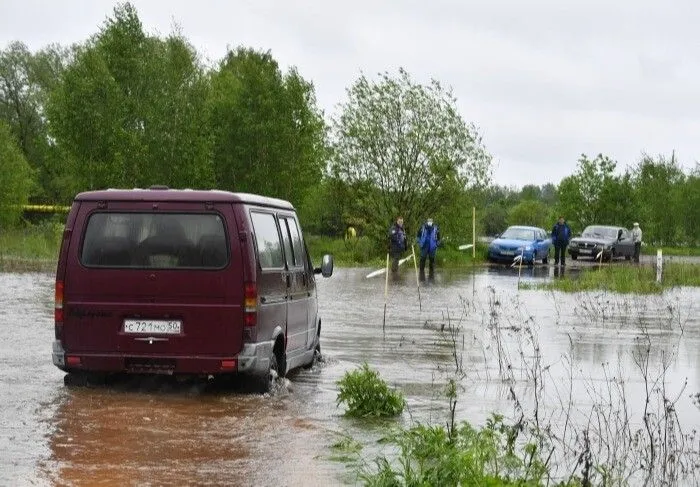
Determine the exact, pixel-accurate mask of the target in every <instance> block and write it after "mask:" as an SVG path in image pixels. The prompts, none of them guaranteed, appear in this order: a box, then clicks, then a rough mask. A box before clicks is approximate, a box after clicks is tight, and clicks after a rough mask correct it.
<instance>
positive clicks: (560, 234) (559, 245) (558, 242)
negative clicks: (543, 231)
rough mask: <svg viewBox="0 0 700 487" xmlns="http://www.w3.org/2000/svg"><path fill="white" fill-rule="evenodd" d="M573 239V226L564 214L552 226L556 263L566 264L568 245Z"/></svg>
mask: <svg viewBox="0 0 700 487" xmlns="http://www.w3.org/2000/svg"><path fill="white" fill-rule="evenodd" d="M570 239H571V228H569V224H568V223H566V220H564V217H563V216H560V217H559V221H558V222H557V223H555V224H554V226H553V227H552V245H554V265H557V264H560V263H561V265H562V266H565V265H566V247H567V246H568V245H569V240H570Z"/></svg>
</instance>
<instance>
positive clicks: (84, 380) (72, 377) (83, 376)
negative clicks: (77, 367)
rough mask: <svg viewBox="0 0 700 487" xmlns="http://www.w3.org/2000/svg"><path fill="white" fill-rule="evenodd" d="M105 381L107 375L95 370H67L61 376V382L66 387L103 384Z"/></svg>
mask: <svg viewBox="0 0 700 487" xmlns="http://www.w3.org/2000/svg"><path fill="white" fill-rule="evenodd" d="M106 383H107V376H106V375H105V374H100V373H97V372H84V371H77V372H68V373H67V374H66V375H65V376H63V384H64V385H66V386H68V387H90V386H103V385H105V384H106Z"/></svg>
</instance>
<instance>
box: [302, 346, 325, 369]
mask: <svg viewBox="0 0 700 487" xmlns="http://www.w3.org/2000/svg"><path fill="white" fill-rule="evenodd" d="M320 361H321V344H320V343H317V344H316V348H314V355H313V357H312V358H311V362H309V363H308V364H306V365H304V368H305V369H307V370H308V369H310V368H311V367H313V366H314V364H315V363H317V362H320Z"/></svg>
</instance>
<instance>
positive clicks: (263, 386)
mask: <svg viewBox="0 0 700 487" xmlns="http://www.w3.org/2000/svg"><path fill="white" fill-rule="evenodd" d="M278 377H279V367H278V366H277V355H276V354H275V352H272V354H271V355H270V368H269V369H268V370H267V374H265V375H263V376H261V377H256V387H255V388H256V390H257V391H258V392H260V393H262V394H265V393H268V392H270V391H271V390H272V386H273V384H274V383H275V381H276V380H277V378H278Z"/></svg>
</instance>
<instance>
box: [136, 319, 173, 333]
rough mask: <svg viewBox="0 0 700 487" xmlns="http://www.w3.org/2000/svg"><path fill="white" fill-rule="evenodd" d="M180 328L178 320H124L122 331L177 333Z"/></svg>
mask: <svg viewBox="0 0 700 487" xmlns="http://www.w3.org/2000/svg"><path fill="white" fill-rule="evenodd" d="M181 330H182V321H180V320H124V333H143V334H146V335H178V334H179V333H180V332H181Z"/></svg>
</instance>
